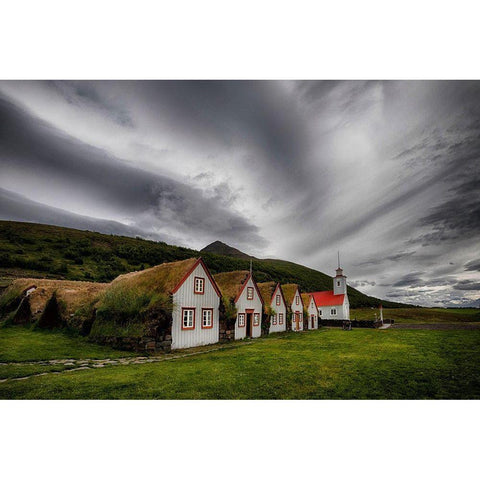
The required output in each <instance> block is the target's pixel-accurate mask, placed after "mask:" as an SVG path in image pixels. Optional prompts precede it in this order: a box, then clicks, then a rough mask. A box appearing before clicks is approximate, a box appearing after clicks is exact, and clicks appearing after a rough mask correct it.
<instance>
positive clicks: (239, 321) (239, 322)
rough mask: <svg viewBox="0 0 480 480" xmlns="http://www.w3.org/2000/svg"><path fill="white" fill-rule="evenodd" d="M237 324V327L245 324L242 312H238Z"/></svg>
mask: <svg viewBox="0 0 480 480" xmlns="http://www.w3.org/2000/svg"><path fill="white" fill-rule="evenodd" d="M238 326H239V327H244V326H245V314H244V313H239V314H238Z"/></svg>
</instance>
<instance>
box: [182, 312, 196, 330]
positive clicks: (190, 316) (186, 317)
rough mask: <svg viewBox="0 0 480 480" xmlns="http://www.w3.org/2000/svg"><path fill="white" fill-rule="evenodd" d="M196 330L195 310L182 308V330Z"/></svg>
mask: <svg viewBox="0 0 480 480" xmlns="http://www.w3.org/2000/svg"><path fill="white" fill-rule="evenodd" d="M194 328H195V309H194V308H182V330H193V329H194Z"/></svg>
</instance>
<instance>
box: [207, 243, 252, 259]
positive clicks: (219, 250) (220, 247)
mask: <svg viewBox="0 0 480 480" xmlns="http://www.w3.org/2000/svg"><path fill="white" fill-rule="evenodd" d="M200 251H201V252H207V253H215V254H217V255H227V256H228V257H236V258H246V259H250V258H251V259H252V260H256V258H255V257H252V256H251V255H248V254H246V253H243V252H241V251H240V250H238V249H237V248H234V247H231V246H230V245H227V244H226V243H223V242H221V241H220V240H216V241H215V242H213V243H211V244H210V245H207V246H206V247H204V248H202V249H201V250H200Z"/></svg>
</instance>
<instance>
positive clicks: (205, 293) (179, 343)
mask: <svg viewBox="0 0 480 480" xmlns="http://www.w3.org/2000/svg"><path fill="white" fill-rule="evenodd" d="M171 294H172V300H173V312H172V349H175V348H190V347H197V346H200V345H208V344H211V343H217V342H218V338H219V309H218V308H219V306H220V298H221V294H220V290H219V288H218V286H217V284H216V283H215V280H214V279H213V277H212V276H211V274H210V272H209V271H208V268H207V266H206V265H205V263H204V262H203V260H202V259H201V258H199V259H196V260H195V263H194V264H193V265H192V266H191V267H190V268H189V269H188V270H187V271H186V272H185V273H184V275H183V277H182V278H181V280H180V281H179V282H178V283H177V285H176V286H175V288H174V289H173V290H172V292H171Z"/></svg>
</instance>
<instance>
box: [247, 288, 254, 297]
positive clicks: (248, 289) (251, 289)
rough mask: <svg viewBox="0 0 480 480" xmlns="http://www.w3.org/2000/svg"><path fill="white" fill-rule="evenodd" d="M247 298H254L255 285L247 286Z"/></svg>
mask: <svg viewBox="0 0 480 480" xmlns="http://www.w3.org/2000/svg"><path fill="white" fill-rule="evenodd" d="M247 300H253V287H247Z"/></svg>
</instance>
